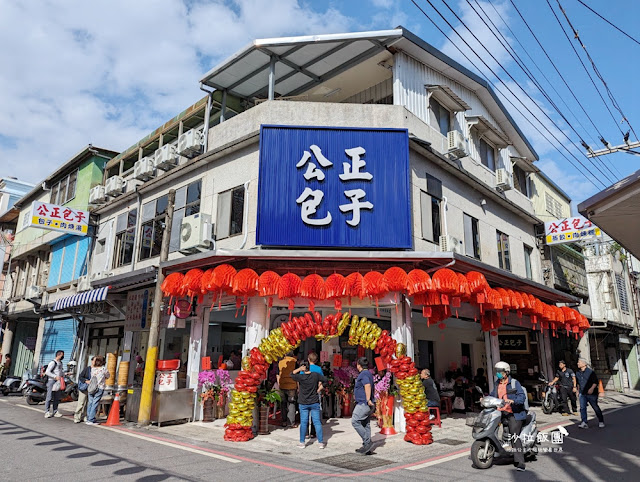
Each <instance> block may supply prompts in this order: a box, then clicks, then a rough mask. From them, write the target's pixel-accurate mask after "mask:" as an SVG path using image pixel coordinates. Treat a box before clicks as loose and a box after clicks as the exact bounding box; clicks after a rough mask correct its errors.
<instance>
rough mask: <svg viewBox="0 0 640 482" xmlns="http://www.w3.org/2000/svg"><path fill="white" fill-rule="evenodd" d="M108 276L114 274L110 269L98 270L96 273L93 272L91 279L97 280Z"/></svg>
mask: <svg viewBox="0 0 640 482" xmlns="http://www.w3.org/2000/svg"><path fill="white" fill-rule="evenodd" d="M108 276H113V273H110V272H108V271H96V272H95V273H91V276H90V278H91V281H97V280H99V279H103V278H106V277H108Z"/></svg>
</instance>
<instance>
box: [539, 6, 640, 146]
mask: <svg viewBox="0 0 640 482" xmlns="http://www.w3.org/2000/svg"><path fill="white" fill-rule="evenodd" d="M556 1H557V2H558V7H559V8H560V10H561V11H562V14H563V15H564V18H565V19H566V20H567V23H568V24H569V27H571V30H573V35H574V38H575V39H576V40H577V41H578V43H579V44H580V46H581V47H582V49H583V50H584V53H585V54H586V56H587V58H588V59H589V62H591V67H593V71H594V72H595V73H596V75H597V76H598V78H599V79H600V81H601V82H602V84H603V85H604V88H605V90H606V91H607V95H608V96H609V99H610V100H611V103H612V104H613V107H614V108H615V109H616V110H617V111H618V112H619V113H620V115H621V116H622V121H621V123H622V122H626V123H627V125H628V126H629V129H631V132H633V135H634V136H636V141H637V140H638V135H637V134H636V131H634V130H633V127H632V126H631V122H629V119H628V118H627V116H625V115H624V112H622V107H620V104H618V101H616V98H615V97H614V96H613V92H611V89H609V86H608V85H607V82H606V81H605V80H604V77H603V76H602V74H601V73H600V70H598V67H597V66H596V63H595V62H594V60H593V59H592V58H591V55H589V51H588V50H587V46H586V45H585V44H584V43H583V42H582V39H581V38H580V35H579V34H578V31H577V30H576V29H575V27H574V26H573V24H572V23H571V20H569V15H567V12H566V11H565V9H564V8H563V7H562V4H560V0H556ZM547 4H548V5H549V8H551V3H550V2H549V0H547ZM552 10H553V9H552ZM553 14H554V15H555V12H554V13H553ZM556 18H557V17H556ZM620 132H622V130H620ZM622 135H623V136H624V133H623V134H622Z"/></svg>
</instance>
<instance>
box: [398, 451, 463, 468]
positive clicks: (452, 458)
mask: <svg viewBox="0 0 640 482" xmlns="http://www.w3.org/2000/svg"><path fill="white" fill-rule="evenodd" d="M468 456H469V451H466V452H462V453H461V454H453V455H449V456H448V457H442V458H441V459H437V460H431V461H429V462H425V463H424V464H419V465H413V466H411V467H407V468H406V469H405V470H419V469H424V468H425V467H431V466H432V465H437V464H442V463H444V462H449V461H450V460H455V459H459V458H461V457H468Z"/></svg>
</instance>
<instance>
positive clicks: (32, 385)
mask: <svg viewBox="0 0 640 482" xmlns="http://www.w3.org/2000/svg"><path fill="white" fill-rule="evenodd" d="M24 396H25V398H26V399H27V403H28V404H29V405H38V404H39V403H40V402H44V401H45V400H46V398H47V383H46V382H44V381H43V380H42V379H41V378H40V377H38V378H31V379H29V380H27V387H26V388H25V390H24Z"/></svg>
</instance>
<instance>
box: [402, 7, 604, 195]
mask: <svg viewBox="0 0 640 482" xmlns="http://www.w3.org/2000/svg"><path fill="white" fill-rule="evenodd" d="M411 3H413V4H414V5H415V6H416V8H417V9H418V10H420V12H422V14H423V15H424V16H425V17H426V18H427V19H428V20H429V21H430V22H431V23H432V24H433V26H434V27H435V28H436V29H438V31H439V32H440V33H441V34H442V35H443V36H444V37H445V38H446V39H447V40H448V41H449V42H450V43H451V45H453V46H454V47H455V48H456V49H457V50H458V52H460V54H461V55H462V56H463V57H464V58H465V59H467V61H468V62H469V63H470V64H471V65H472V66H473V67H475V69H476V70H478V72H480V73H482V70H480V69H479V68H478V66H477V65H476V64H475V63H474V62H473V60H471V59H470V58H469V56H468V55H467V54H466V53H464V51H463V50H462V49H461V48H460V47H458V45H456V44H455V43H454V42H453V41H452V40H451V38H450V37H449V36H448V35H447V34H446V33H445V31H444V30H442V29H441V28H440V26H439V25H438V24H437V23H436V22H435V21H434V20H433V19H432V18H431V17H429V15H427V13H426V12H425V11H424V10H423V9H422V7H420V5H418V4H417V3H416V1H415V0H411ZM431 6H432V7H433V5H431ZM441 16H442V15H441ZM445 21H446V19H445ZM447 23H448V22H447ZM449 25H450V24H449ZM484 77H485V78H486V80H487V82H488V83H489V85H491V86H492V87H493V88H494V89H496V91H497V87H496V85H495V84H494V83H493V82H492V81H491V80H490V79H489V78H488V77H487V76H486V75H484ZM505 100H506V101H507V102H508V103H509V104H511V106H512V107H513V108H514V109H515V110H516V111H517V112H518V113H519V114H520V115H521V116H522V118H523V119H525V120H526V121H527V122H528V123H529V124H531V127H533V128H534V129H535V130H536V131H537V132H538V133H539V134H540V135H541V136H542V137H543V138H544V139H545V140H546V141H547V142H548V143H549V145H550V146H552V147H553V148H555V149H556V150H557V151H558V152H559V153H560V155H561V156H562V157H564V158H565V159H566V160H567V161H568V162H569V163H570V164H571V165H572V166H573V167H574V168H575V169H576V170H577V171H578V172H579V173H580V174H582V175H583V176H584V177H585V179H586V180H587V181H589V182H590V183H591V184H593V186H594V187H595V188H596V189H599V187H598V186H597V185H596V183H595V182H593V180H592V179H591V178H590V177H588V176H587V175H586V174H585V173H584V171H582V170H580V169H578V166H576V165H575V164H574V163H573V162H572V161H571V159H569V158H568V157H567V156H566V155H565V154H564V153H563V152H562V151H561V150H560V149H558V147H557V146H556V145H554V144H553V143H552V142H551V141H550V140H549V138H548V137H547V136H545V135H544V133H543V132H542V131H541V130H540V129H539V128H538V127H537V126H536V125H535V124H534V123H533V122H531V120H530V119H529V118H527V117H526V116H525V115H524V114H523V113H522V111H521V110H520V109H519V108H518V107H517V106H516V105H515V104H514V103H513V102H512V101H511V99H509V98H508V97H507V96H505ZM578 162H579V161H578ZM580 164H581V165H582V163H580ZM583 167H585V169H587V171H588V172H589V173H590V174H591V175H592V176H593V173H591V171H589V169H588V168H586V166H584V165H583ZM594 177H595V176H594ZM595 179H597V178H595ZM597 180H598V179H597ZM598 181H599V182H600V184H602V185H603V186H604V183H603V182H602V181H600V180H598Z"/></svg>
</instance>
